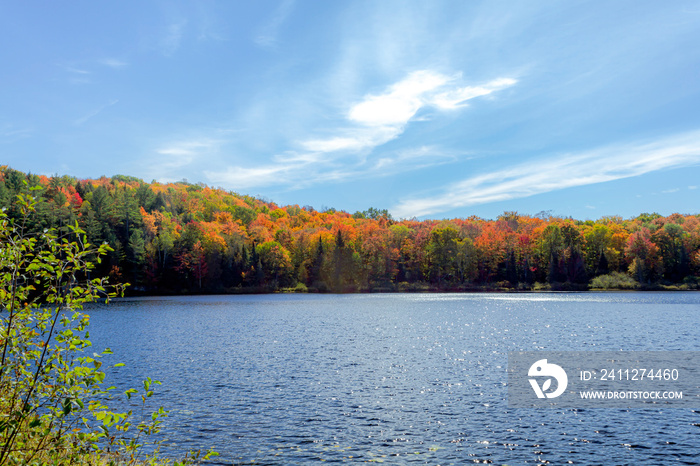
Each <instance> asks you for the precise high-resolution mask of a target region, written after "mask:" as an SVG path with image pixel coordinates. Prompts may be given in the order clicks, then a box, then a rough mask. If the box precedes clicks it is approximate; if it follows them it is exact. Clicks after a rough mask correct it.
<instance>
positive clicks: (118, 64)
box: [100, 58, 128, 68]
mask: <svg viewBox="0 0 700 466" xmlns="http://www.w3.org/2000/svg"><path fill="white" fill-rule="evenodd" d="M100 64H102V65H104V66H109V67H110V68H124V67H125V66H127V65H128V63H127V62H125V61H122V60H118V59H116V58H104V59H102V60H100Z"/></svg>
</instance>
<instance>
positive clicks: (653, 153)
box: [392, 131, 700, 217]
mask: <svg viewBox="0 0 700 466" xmlns="http://www.w3.org/2000/svg"><path fill="white" fill-rule="evenodd" d="M698 163H700V131H698V132H692V133H686V134H682V135H677V136H675V137H671V138H667V139H663V140H660V141H657V142H654V143H647V144H643V143H638V144H626V145H616V146H608V147H604V148H601V149H597V150H592V151H588V152H584V153H579V154H563V155H561V156H558V157H553V158H548V159H542V160H539V161H533V162H528V163H526V164H520V165H516V166H513V167H510V168H506V169H503V170H498V171H495V172H491V173H486V174H482V175H475V176H472V177H470V178H467V179H465V180H463V181H460V182H458V183H453V184H452V185H450V186H448V187H447V188H446V189H445V190H444V191H443V192H442V193H441V194H438V195H436V196H432V197H423V198H420V199H407V200H404V201H402V202H400V203H399V204H398V205H397V206H396V207H395V208H394V209H392V213H393V214H394V215H395V216H396V217H413V216H416V217H419V216H424V215H431V214H435V213H438V212H444V211H447V210H451V209H454V208H457V207H465V206H471V205H478V204H486V203H489V202H496V201H504V200H508V199H517V198H522V197H527V196H532V195H534V194H540V193H545V192H550V191H555V190H559V189H565V188H570V187H574V186H583V185H588V184H594V183H602V182H605V181H613V180H617V179H621V178H629V177H633V176H638V175H643V174H645V173H649V172H653V171H657V170H663V169H669V168H677V167H682V166H689V165H694V164H698Z"/></svg>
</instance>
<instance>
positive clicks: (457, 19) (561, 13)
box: [0, 0, 700, 219]
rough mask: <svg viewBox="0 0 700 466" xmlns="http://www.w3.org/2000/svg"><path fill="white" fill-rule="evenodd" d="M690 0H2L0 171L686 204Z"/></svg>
mask: <svg viewBox="0 0 700 466" xmlns="http://www.w3.org/2000/svg"><path fill="white" fill-rule="evenodd" d="M698 44H700V4H698V3H697V2H683V1H674V2H656V1H639V0H636V1H617V2H576V1H567V2H547V1H532V2H530V1H527V2H526V1H508V2H499V1H483V2H479V1H457V0H452V1H446V2H442V1H432V0H431V1H397V2H394V1H388V0H387V1H384V0H383V1H367V2H365V1H348V2H341V1H320V0H314V1H301V0H297V1H294V0H281V1H278V0H276V1H255V2H243V1H198V2H194V1H192V2H178V1H162V2H153V1H146V0H143V1H125V2H92V1H83V2H80V1H74V2H49V1H45V2H10V1H5V2H0V61H1V62H2V66H0V84H2V85H1V86H0V164H9V165H10V166H11V167H13V168H16V169H18V170H23V171H30V172H32V173H39V174H47V175H51V174H69V175H73V176H76V177H79V178H88V177H99V176H101V175H107V176H112V175H115V174H128V175H133V176H137V177H140V178H143V179H144V180H146V181H151V180H153V179H155V180H159V181H178V180H181V179H183V178H185V179H187V180H188V181H189V182H192V183H197V182H203V183H206V184H208V185H211V186H221V187H224V188H226V189H228V190H233V191H236V192H239V193H243V194H251V195H256V196H262V197H265V198H267V199H270V200H273V201H275V202H277V203H279V204H284V205H286V204H299V205H302V206H303V205H312V206H314V207H315V208H317V209H320V208H323V207H335V208H337V209H341V210H346V211H349V212H354V211H356V210H364V209H366V208H368V207H370V206H373V207H376V208H387V209H389V210H390V211H391V212H392V213H393V214H394V216H395V217H400V218H410V217H414V216H415V217H418V218H451V217H467V216H470V215H478V216H482V217H485V218H495V217H496V216H498V215H499V214H500V213H502V212H503V211H505V210H517V211H519V212H521V213H524V214H537V213H539V212H541V211H551V213H553V214H555V215H561V216H573V217H575V218H580V219H588V218H590V219H596V218H599V217H602V216H605V215H622V216H623V217H631V216H636V215H637V214H639V213H641V212H651V211H657V212H659V213H662V214H664V215H667V214H670V213H672V212H681V213H700V207H699V205H700V204H699V202H698V201H699V200H700V189H698V187H699V186H700V179H699V178H700V46H698Z"/></svg>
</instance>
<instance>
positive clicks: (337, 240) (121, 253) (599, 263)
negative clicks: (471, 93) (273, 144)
mask: <svg viewBox="0 0 700 466" xmlns="http://www.w3.org/2000/svg"><path fill="white" fill-rule="evenodd" d="M21 193H24V194H28V193H33V195H34V196H35V197H36V198H37V201H38V202H37V205H36V211H35V213H34V215H33V216H32V217H31V219H30V220H29V225H27V228H29V229H33V230H36V231H43V230H44V229H47V228H56V229H57V230H58V232H59V233H65V234H70V227H71V226H72V225H75V224H76V223H77V224H78V226H79V227H80V228H81V229H83V230H84V231H85V232H86V233H87V237H88V239H89V240H90V241H91V242H92V243H94V244H101V243H103V242H104V243H107V244H109V245H110V246H111V248H112V249H113V251H111V252H109V254H108V255H107V256H106V257H105V258H103V259H102V262H101V263H100V264H99V265H98V267H97V268H96V269H95V271H94V273H95V274H99V275H102V276H109V277H110V278H112V279H113V280H116V281H119V282H129V283H131V285H132V286H131V287H130V290H131V292H132V293H144V294H161V293H236V292H261V291H276V290H282V289H285V290H290V289H294V290H296V291H306V290H308V291H321V292H323V291H331V292H354V291H421V290H470V289H474V290H480V289H519V290H530V289H587V288H589V287H591V286H593V287H596V286H601V285H600V284H601V283H603V284H606V285H605V286H611V287H615V286H621V287H647V288H654V287H657V288H658V287H665V286H666V287H668V286H670V285H674V286H675V287H681V288H684V289H695V288H698V283H699V279H698V276H700V216H698V215H681V214H672V215H669V216H667V217H663V216H661V215H659V214H641V215H639V216H637V217H635V218H630V219H622V218H621V217H617V216H611V217H603V218H600V219H598V220H595V221H593V220H586V221H582V220H575V219H571V218H562V217H555V216H552V215H548V214H546V213H542V214H538V215H535V216H530V215H521V214H518V213H517V212H504V213H503V214H502V215H500V216H499V217H498V218H497V219H495V220H488V219H482V218H478V217H469V218H458V219H451V220H423V221H418V220H415V219H408V220H406V219H404V220H395V219H393V218H392V217H391V215H390V214H389V212H388V211H386V210H381V209H376V208H369V209H368V210H366V211H364V212H355V213H353V214H351V213H348V212H343V211H336V210H334V209H325V210H324V211H318V210H315V209H314V208H312V207H310V206H304V207H299V206H298V205H291V206H278V205H276V204H275V203H273V202H269V201H265V200H262V199H259V198H255V197H251V196H246V195H241V194H237V193H234V192H229V191H226V190H223V189H215V188H211V187H208V186H206V185H203V184H190V183H187V182H184V181H183V182H178V183H158V182H151V183H146V182H144V181H143V180H140V179H138V178H135V177H131V176H123V175H117V176H113V177H111V178H107V177H102V178H99V179H77V178H74V177H70V176H52V177H47V176H43V175H34V174H26V173H23V172H20V171H17V170H14V169H11V168H9V167H6V166H3V167H0V206H2V207H3V208H5V209H6V212H7V215H8V216H9V217H10V218H17V217H19V215H20V213H19V211H18V209H17V207H16V203H15V201H14V200H15V199H16V196H17V194H21Z"/></svg>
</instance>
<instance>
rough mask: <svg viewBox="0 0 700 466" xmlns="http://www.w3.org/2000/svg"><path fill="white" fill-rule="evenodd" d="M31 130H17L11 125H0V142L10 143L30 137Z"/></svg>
mask: <svg viewBox="0 0 700 466" xmlns="http://www.w3.org/2000/svg"><path fill="white" fill-rule="evenodd" d="M31 134H32V130H30V129H28V128H18V127H17V126H15V125H12V124H4V125H0V142H1V143H10V142H15V141H17V140H19V139H24V138H27V137H29V136H31Z"/></svg>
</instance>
